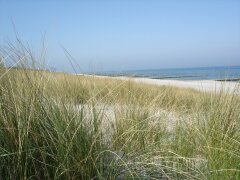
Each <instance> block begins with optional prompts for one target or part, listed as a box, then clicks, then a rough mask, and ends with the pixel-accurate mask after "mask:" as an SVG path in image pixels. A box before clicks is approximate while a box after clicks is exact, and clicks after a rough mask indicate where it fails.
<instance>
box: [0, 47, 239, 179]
mask: <svg viewBox="0 0 240 180" xmlns="http://www.w3.org/2000/svg"><path fill="white" fill-rule="evenodd" d="M25 51H27V49H25V48H21V49H20V50H18V51H17V50H16V51H15V52H16V55H15V56H12V57H11V62H16V61H18V59H19V58H21V57H22V56H23V54H24V52H25ZM6 52H7V51H6ZM27 52H28V53H29V51H27ZM27 52H26V53H27ZM25 60H26V61H32V62H33V61H36V62H37V60H36V59H35V58H34V56H33V55H32V56H28V58H27V59H25ZM36 64H37V63H36ZM26 67H28V66H27V65H26V64H25V65H24V64H23V65H21V67H20V68H17V69H16V68H14V69H10V68H4V67H1V68H0V77H1V79H0V179H239V178H240V131H239V129H240V127H239V126H240V98H239V95H237V93H236V94H230V93H225V92H220V93H219V94H217V93H203V92H198V91H195V90H191V89H181V88H173V87H167V86H154V85H145V84H140V83H138V84H137V83H133V82H131V81H129V80H126V81H122V80H114V79H111V78H97V77H86V76H79V75H70V74H64V73H54V72H49V71H36V70H30V69H28V68H26ZM236 91H239V89H237V88H236Z"/></svg>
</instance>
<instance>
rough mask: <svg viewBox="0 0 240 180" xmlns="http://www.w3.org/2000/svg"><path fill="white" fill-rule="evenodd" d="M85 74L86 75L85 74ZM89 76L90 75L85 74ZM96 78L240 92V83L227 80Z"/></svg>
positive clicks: (206, 90)
mask: <svg viewBox="0 0 240 180" xmlns="http://www.w3.org/2000/svg"><path fill="white" fill-rule="evenodd" d="M85 76H86V75H85ZM87 76H91V75H87ZM94 77H97V78H106V77H108V78H113V79H120V80H131V81H134V82H137V83H146V84H153V85H159V86H174V87H179V88H191V89H195V90H198V91H204V92H221V91H224V92H227V93H235V94H240V92H239V88H237V87H239V86H240V83H238V82H229V81H214V80H194V81H190V80H189V81H183V80H167V79H150V78H140V77H127V76H119V77H111V76H98V75H94Z"/></svg>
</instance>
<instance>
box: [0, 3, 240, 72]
mask: <svg viewBox="0 0 240 180" xmlns="http://www.w3.org/2000/svg"><path fill="white" fill-rule="evenodd" d="M12 21H13V22H14V24H15V26H16V29H17V31H18V33H19V35H20V36H21V38H22V39H23V40H24V41H25V42H29V43H30V44H32V46H33V47H34V48H35V49H37V48H39V47H40V45H41V41H42V37H43V34H46V42H47V53H48V64H49V66H54V67H56V68H57V69H58V70H64V71H70V66H69V62H68V61H67V59H66V58H65V55H64V52H63V50H62V48H61V46H60V44H61V45H63V46H64V47H65V48H66V49H67V50H68V51H69V52H70V53H71V55H72V56H73V57H74V58H75V59H76V61H77V62H78V64H79V65H80V66H81V68H82V69H83V70H84V71H89V70H96V71H99V70H101V71H105V70H130V69H158V68H182V67H198V66H200V67H203V66H232V65H240V0H198V1H197V0H196V1H195V0H176V1H173V0H156V1H154V0H145V1H143V0H128V1H127V0H119V1H115V0H108V1H107V0H106V1H104V0H102V1H100V0H96V1H92V0H88V1H87V0H85V1H77V0H75V1H74V0H68V1H67V0H65V1H63V0H58V1H57V0H49V1H47V0H39V1H36V0H35V1H34V0H31V1H30V0H29V1H27V0H21V1H20V0H18V1H13V0H6V1H4V0H0V43H1V44H4V43H6V42H8V41H12V40H13V39H14V30H13V25H12Z"/></svg>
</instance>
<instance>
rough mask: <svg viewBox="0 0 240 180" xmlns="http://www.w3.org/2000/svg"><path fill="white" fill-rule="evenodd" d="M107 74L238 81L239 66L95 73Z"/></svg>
mask: <svg viewBox="0 0 240 180" xmlns="http://www.w3.org/2000/svg"><path fill="white" fill-rule="evenodd" d="M97 74H99V75H107V76H132V77H145V78H151V79H174V80H185V81H187V80H219V81H240V66H224V67H197V68H175V69H146V70H129V71H111V72H101V73H97Z"/></svg>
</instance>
